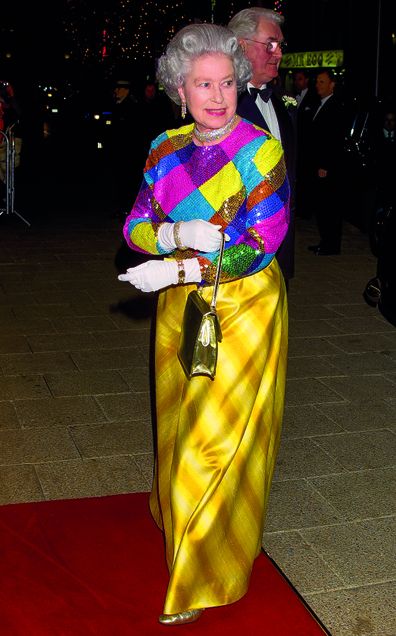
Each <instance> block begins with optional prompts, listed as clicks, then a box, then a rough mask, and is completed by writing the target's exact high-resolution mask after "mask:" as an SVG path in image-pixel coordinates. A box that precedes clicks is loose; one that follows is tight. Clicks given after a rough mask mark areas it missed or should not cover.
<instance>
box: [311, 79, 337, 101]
mask: <svg viewBox="0 0 396 636" xmlns="http://www.w3.org/2000/svg"><path fill="white" fill-rule="evenodd" d="M334 86H335V82H333V80H332V79H331V78H330V77H329V76H328V75H327V73H319V75H317V76H316V84H315V88H316V92H317V94H318V95H319V97H320V99H323V98H324V97H328V96H329V95H331V94H332V93H333V91H334Z"/></svg>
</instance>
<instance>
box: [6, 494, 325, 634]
mask: <svg viewBox="0 0 396 636" xmlns="http://www.w3.org/2000/svg"><path fill="white" fill-rule="evenodd" d="M166 584H167V571H166V566H165V563H164V553H163V544H162V535H161V533H160V532H159V530H158V529H157V528H156V526H155V525H154V522H153V521H152V520H151V517H150V513H149V511H148V494H147V493H139V494H133V495H116V496H112V497H99V498H93V499H72V500H66V501H49V502H41V503H28V504H16V505H8V506H0V631H1V634H2V636H90V635H93V636H131V635H133V634H138V635H139V636H146V635H148V636H150V635H151V634H153V635H155V634H162V635H163V636H164V634H166V633H168V634H169V633H170V634H174V633H175V630H176V632H177V634H180V635H183V634H186V635H187V634H202V635H203V634H205V636H224V635H227V636H232V635H236V634H238V635H239V634H243V636H251V635H256V634H257V635H261V634H262V635H263V636H264V635H266V636H323V634H326V633H327V632H326V631H325V630H324V629H323V628H322V627H321V626H320V625H319V623H318V622H317V620H315V618H314V617H313V615H312V614H311V613H310V611H309V609H308V608H307V607H306V605H305V604H304V602H303V601H302V600H301V599H300V597H299V596H298V595H297V594H296V592H295V591H294V590H293V588H292V587H291V585H290V584H289V583H288V582H287V580H286V579H285V578H284V577H283V576H282V574H281V573H280V572H279V571H278V569H277V568H276V566H275V565H274V564H273V563H272V561H271V560H270V559H269V558H268V557H267V556H266V555H265V554H264V553H263V554H262V555H261V556H260V557H259V558H258V559H257V560H256V562H255V566H254V569H253V575H252V580H251V585H250V589H249V592H248V594H247V595H246V596H245V597H244V598H243V599H242V600H241V601H239V602H238V603H234V604H233V605H229V606H227V607H220V608H215V609H210V610H207V611H206V612H204V614H203V615H202V617H201V618H200V620H199V621H198V622H197V623H192V624H190V625H184V626H178V627H169V626H163V625H160V624H159V623H157V616H158V614H159V613H160V612H161V609H162V603H163V597H164V592H165V588H166Z"/></svg>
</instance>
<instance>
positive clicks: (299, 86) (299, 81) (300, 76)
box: [294, 71, 308, 93]
mask: <svg viewBox="0 0 396 636" xmlns="http://www.w3.org/2000/svg"><path fill="white" fill-rule="evenodd" d="M294 87H295V89H296V91H297V92H299V93H301V91H303V90H304V88H307V87H308V77H306V76H305V75H304V73H299V72H298V71H297V73H296V74H295V75H294Z"/></svg>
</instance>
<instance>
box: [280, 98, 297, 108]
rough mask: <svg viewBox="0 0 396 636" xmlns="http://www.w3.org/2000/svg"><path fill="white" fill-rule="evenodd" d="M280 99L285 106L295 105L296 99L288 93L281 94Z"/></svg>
mask: <svg viewBox="0 0 396 636" xmlns="http://www.w3.org/2000/svg"><path fill="white" fill-rule="evenodd" d="M282 100H283V103H284V105H285V106H286V108H289V106H294V107H296V106H297V100H296V99H294V97H290V95H282Z"/></svg>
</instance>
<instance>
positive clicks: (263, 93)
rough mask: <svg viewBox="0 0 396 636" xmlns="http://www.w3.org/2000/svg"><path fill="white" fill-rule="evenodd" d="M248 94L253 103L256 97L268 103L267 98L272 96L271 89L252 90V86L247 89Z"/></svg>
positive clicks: (269, 87)
mask: <svg viewBox="0 0 396 636" xmlns="http://www.w3.org/2000/svg"><path fill="white" fill-rule="evenodd" d="M249 93H250V95H251V96H252V98H253V99H254V101H256V98H257V95H260V97H261V99H262V100H263V101H264V102H268V100H269V98H270V97H271V95H272V87H271V86H266V87H265V88H254V86H253V87H252V86H251V87H250V88H249Z"/></svg>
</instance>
